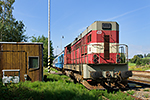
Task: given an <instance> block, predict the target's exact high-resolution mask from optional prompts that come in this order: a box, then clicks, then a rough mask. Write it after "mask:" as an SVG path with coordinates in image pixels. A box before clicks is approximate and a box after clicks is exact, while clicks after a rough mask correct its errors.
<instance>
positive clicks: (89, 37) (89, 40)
mask: <svg viewBox="0 0 150 100" xmlns="http://www.w3.org/2000/svg"><path fill="white" fill-rule="evenodd" d="M89 42H91V34H90V35H89V36H88V43H89Z"/></svg>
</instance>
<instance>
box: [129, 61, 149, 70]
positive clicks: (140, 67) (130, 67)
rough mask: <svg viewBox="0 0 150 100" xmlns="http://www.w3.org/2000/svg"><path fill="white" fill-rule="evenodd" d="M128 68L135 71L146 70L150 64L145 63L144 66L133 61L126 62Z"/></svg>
mask: <svg viewBox="0 0 150 100" xmlns="http://www.w3.org/2000/svg"><path fill="white" fill-rule="evenodd" d="M128 66H129V70H137V71H146V70H150V65H145V66H140V65H139V66H136V64H135V63H128Z"/></svg>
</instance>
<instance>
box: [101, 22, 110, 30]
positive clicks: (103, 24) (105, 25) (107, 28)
mask: <svg viewBox="0 0 150 100" xmlns="http://www.w3.org/2000/svg"><path fill="white" fill-rule="evenodd" d="M111 27H112V26H111V23H102V29H103V30H111Z"/></svg>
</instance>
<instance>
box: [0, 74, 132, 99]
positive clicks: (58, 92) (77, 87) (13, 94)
mask: <svg viewBox="0 0 150 100" xmlns="http://www.w3.org/2000/svg"><path fill="white" fill-rule="evenodd" d="M44 72H45V73H44V74H45V75H46V76H47V78H46V82H39V81H36V82H30V81H26V82H20V83H19V84H9V85H7V87H6V86H3V85H2V82H0V97H1V98H0V100H8V99H9V100H14V99H15V100H104V99H105V98H107V99H110V100H133V98H132V97H130V96H127V94H124V93H122V92H121V91H118V92H116V93H115V92H113V93H108V92H107V91H102V90H91V91H89V90H87V89H86V88H85V87H84V86H83V85H82V84H79V83H76V84H75V83H74V82H73V81H72V79H70V77H67V76H65V75H55V74H48V73H47V71H44Z"/></svg>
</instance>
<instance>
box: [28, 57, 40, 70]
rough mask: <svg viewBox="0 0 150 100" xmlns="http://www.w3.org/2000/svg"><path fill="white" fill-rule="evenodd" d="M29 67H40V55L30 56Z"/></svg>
mask: <svg viewBox="0 0 150 100" xmlns="http://www.w3.org/2000/svg"><path fill="white" fill-rule="evenodd" d="M29 68H39V57H29Z"/></svg>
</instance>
